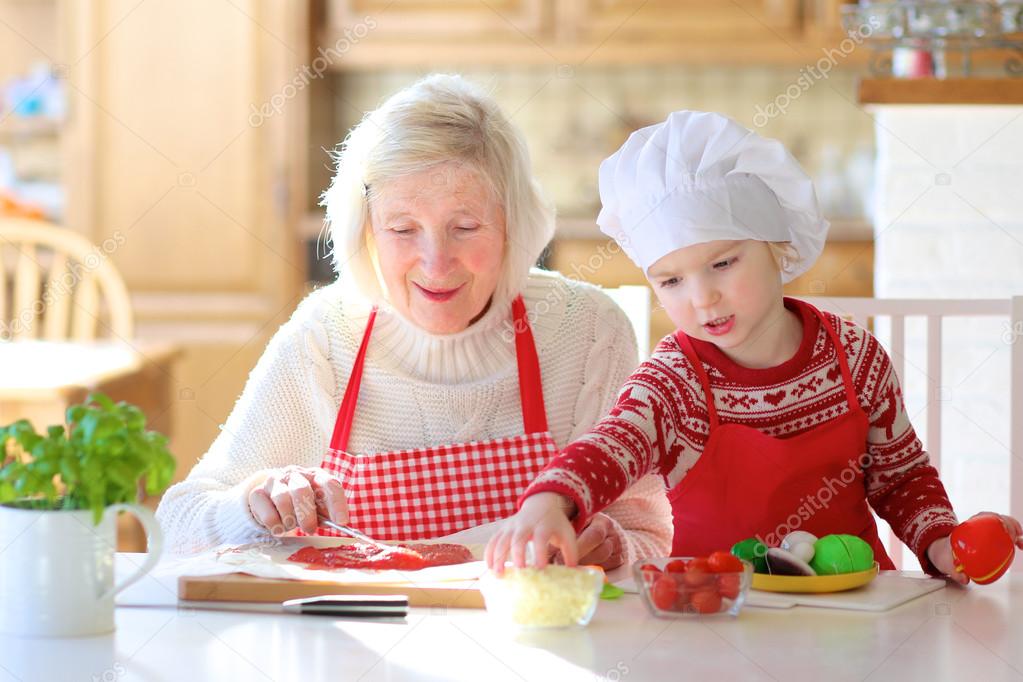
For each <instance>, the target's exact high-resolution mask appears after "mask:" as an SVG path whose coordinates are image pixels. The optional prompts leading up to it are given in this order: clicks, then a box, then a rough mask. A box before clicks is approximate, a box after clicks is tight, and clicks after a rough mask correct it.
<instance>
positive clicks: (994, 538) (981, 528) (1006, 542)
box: [951, 514, 1016, 585]
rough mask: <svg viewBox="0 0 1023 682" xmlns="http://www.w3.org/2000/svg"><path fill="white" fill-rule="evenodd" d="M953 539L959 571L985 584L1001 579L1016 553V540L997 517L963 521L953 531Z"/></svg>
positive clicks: (985, 516)
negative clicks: (1013, 540) (1013, 541)
mask: <svg viewBox="0 0 1023 682" xmlns="http://www.w3.org/2000/svg"><path fill="white" fill-rule="evenodd" d="M951 540H952V558H953V560H954V561H955V567H956V570H957V571H960V572H962V573H965V574H966V575H967V576H969V577H970V579H971V580H973V581H974V582H975V583H979V584H981V585H987V584H988V583H993V582H994V581H996V580H998V579H999V578H1001V577H1002V574H1003V573H1005V572H1006V571H1007V570H1009V566H1011V565H1012V560H1013V557H1014V556H1015V553H1016V548H1015V546H1014V545H1013V543H1012V537H1011V536H1010V535H1009V533H1008V531H1006V530H1005V526H1004V525H1002V520H1001V519H1000V518H998V517H997V516H995V515H994V514H983V515H980V516H974V517H973V518H972V519H968V520H966V521H963V522H962V523H960V524H959V525H958V526H956V527H955V528H954V529H953V530H952V537H951Z"/></svg>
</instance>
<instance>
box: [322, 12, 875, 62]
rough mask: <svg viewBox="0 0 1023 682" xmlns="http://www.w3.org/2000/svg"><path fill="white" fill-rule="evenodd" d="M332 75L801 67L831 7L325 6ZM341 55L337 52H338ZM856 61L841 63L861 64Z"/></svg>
mask: <svg viewBox="0 0 1023 682" xmlns="http://www.w3.org/2000/svg"><path fill="white" fill-rule="evenodd" d="M325 2H326V4H325V5H324V6H323V10H322V12H321V13H320V14H321V16H322V19H323V21H322V24H321V25H320V26H319V27H318V28H317V29H316V30H315V32H316V33H318V39H319V43H320V44H321V45H322V46H327V47H329V46H335V47H336V48H337V49H336V52H337V57H338V58H337V59H333V60H331V67H332V68H333V69H336V70H341V71H344V70H350V69H366V68H389V67H393V68H400V67H417V66H419V67H421V66H444V65H455V66H460V65H481V64H487V65H520V66H521V65H529V64H533V65H538V66H551V65H553V66H555V67H561V68H562V69H564V68H566V67H574V66H581V65H583V64H587V65H629V64H653V63H693V64H717V65H720V64H742V65H749V64H755V65H761V64H764V63H774V64H789V65H795V64H805V63H809V61H812V60H815V59H817V58H819V57H820V49H821V48H822V47H824V46H826V45H835V44H837V43H838V42H839V41H840V40H841V39H842V37H843V35H842V33H841V21H840V7H841V5H842V4H843V2H841V1H840V0H735V1H734V2H706V1H705V0H546V1H544V0H502V1H498V0H492V1H488V2H482V1H480V0H457V1H455V2H447V3H441V2H429V1H427V0H395V1H394V2H388V1H387V0H325ZM342 48H343V49H342ZM860 62H861V59H860V58H859V57H857V56H856V55H855V54H852V55H850V56H849V58H848V59H843V63H844V64H856V63H860Z"/></svg>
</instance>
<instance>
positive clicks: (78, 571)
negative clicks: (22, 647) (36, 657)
mask: <svg viewBox="0 0 1023 682" xmlns="http://www.w3.org/2000/svg"><path fill="white" fill-rule="evenodd" d="M122 510H123V511H128V512H131V513H132V514H134V515H135V516H136V517H138V519H139V521H141V522H142V526H143V527H144V528H145V531H146V536H147V538H148V550H149V554H148V556H147V557H146V559H145V561H142V562H140V564H141V565H140V566H139V567H138V569H137V570H136V571H134V572H133V573H132V574H131V575H130V576H129V577H128V578H127V579H126V580H123V581H122V582H120V583H119V584H117V585H114V552H115V550H116V548H117V526H116V519H117V512H119V511H122ZM162 548H163V539H162V535H161V533H160V527H159V525H158V524H157V522H156V519H155V518H154V517H153V514H152V513H151V512H150V511H149V510H148V509H145V508H144V507H141V506H139V505H137V504H113V505H110V506H109V507H107V508H106V509H105V510H104V511H103V518H102V520H101V521H100V523H99V524H98V525H94V524H93V522H92V512H91V511H87V510H83V511H49V510H36V509H21V508H17V507H8V506H3V505H0V633H4V634H12V635H22V636H35V637H40V636H41V637H68V636H78V635H96V634H102V633H107V632H110V631H112V630H113V629H114V595H115V594H117V593H118V592H120V591H121V590H123V589H124V588H126V587H127V586H128V585H131V584H132V583H134V582H135V581H137V580H139V579H140V578H141V577H142V576H144V575H145V574H146V573H148V572H149V571H150V570H151V569H152V568H153V567H154V566H155V565H156V563H157V562H158V561H159V560H160V552H161V550H162Z"/></svg>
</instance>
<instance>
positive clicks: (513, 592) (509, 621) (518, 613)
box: [480, 565, 604, 630]
mask: <svg viewBox="0 0 1023 682" xmlns="http://www.w3.org/2000/svg"><path fill="white" fill-rule="evenodd" d="M603 588H604V573H603V571H600V570H598V569H596V568H590V567H587V566H579V567H574V568H569V567H567V566H560V565H550V566H547V567H546V568H544V569H536V568H515V567H513V566H510V565H509V566H507V567H506V568H505V569H504V574H503V575H502V576H500V577H499V576H497V575H496V574H494V573H492V572H487V573H485V574H483V576H482V577H481V578H480V591H481V592H482V593H483V601H484V602H486V606H487V612H488V613H489V614H490V615H491V617H492V618H494V619H495V620H497V621H498V622H500V623H502V624H504V625H506V626H509V627H512V628H514V629H524V630H533V629H547V628H568V627H585V626H586V625H587V624H588V623H589V622H590V619H591V618H593V614H594V612H596V610H597V602H598V601H599V599H600V592H601V590H602V589H603Z"/></svg>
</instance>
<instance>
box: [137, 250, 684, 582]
mask: <svg viewBox="0 0 1023 682" xmlns="http://www.w3.org/2000/svg"><path fill="white" fill-rule="evenodd" d="M342 293H343V292H342V290H341V285H340V284H332V285H330V286H326V287H323V288H321V289H319V290H317V291H314V292H313V293H311V294H310V295H309V296H307V297H306V298H305V299H304V300H303V301H302V303H301V304H300V305H299V307H298V309H297V310H296V311H295V313H294V314H293V315H292V317H291V319H290V320H289V321H288V322H287V323H286V324H284V325H283V326H282V327H281V328H280V330H278V332H277V333H276V334H275V335H274V337H273V338H272V339H271V341H270V343H269V345H268V346H267V349H266V351H265V352H264V353H263V356H262V357H261V358H260V360H259V362H258V363H257V365H256V367H255V368H254V369H253V371H252V373H251V374H250V376H249V379H248V382H247V384H246V386H245V390H244V391H243V393H242V395H241V397H240V398H239V399H238V401H237V403H236V404H235V406H234V409H233V410H232V412H231V414H230V416H229V417H228V419H227V423H226V424H224V425H223V426H222V427H221V433H220V435H219V436H218V437H217V439H216V440H215V441H214V443H213V445H212V446H211V448H210V450H209V452H207V453H206V455H205V456H204V457H203V458H202V459H201V460H200V461H199V462H198V463H197V464H196V465H195V467H194V468H193V469H192V471H191V473H189V475H188V478H187V479H186V480H184V481H182V482H180V483H178V484H176V485H174V486H173V487H171V488H170V489H169V490H168V491H167V492H166V493H165V494H164V497H163V500H162V502H161V503H160V507H159V509H158V510H157V518H158V519H159V521H160V523H161V525H162V527H163V529H164V532H165V534H166V535H167V542H168V546H169V547H171V548H172V549H173V550H175V551H179V552H181V551H199V550H201V549H204V548H208V547H211V546H215V545H219V544H222V543H228V542H231V543H241V542H252V541H256V540H260V539H264V538H266V537H268V536H267V533H266V530H265V529H264V528H263V527H262V526H260V525H259V524H257V523H256V521H255V519H254V518H253V517H252V515H251V513H250V512H249V509H248V501H247V495H248V492H249V490H251V488H252V487H253V486H255V485H257V484H260V483H262V481H264V480H265V479H266V476H267V475H268V474H269V473H271V472H272V471H274V470H276V469H280V468H283V467H286V466H288V465H295V464H297V465H300V466H306V467H316V466H319V465H320V462H321V461H322V459H323V456H324V454H325V453H326V451H327V446H328V444H329V442H330V436H331V432H332V430H333V428H334V421H335V418H336V416H337V411H338V407H339V405H340V402H341V398H342V396H343V395H344V389H345V385H346V383H347V381H348V375H349V372H350V371H351V367H352V364H353V361H354V359H355V354H356V353H357V351H358V347H359V343H360V342H361V340H362V334H363V331H364V329H365V325H366V318H367V317H368V315H369V309H368V308H367V307H365V304H358V303H355V302H352V301H350V300H349V299H350V297H343V296H342ZM523 298H524V300H525V303H526V310H527V313H528V314H529V321H530V324H531V325H532V328H533V336H534V339H535V342H536V345H537V352H538V354H539V357H540V370H541V373H542V377H543V389H544V403H545V405H546V408H547V420H548V426H549V429H550V431H551V433H552V435H553V437H554V440H555V443H556V444H557V446H558V447H559V448H562V447H564V446H565V445H566V444H568V443H569V442H570V441H572V440H573V439H575V438H579V437H580V436H582V435H583V434H584V433H586V431H588V430H589V429H590V428H591V427H592V426H593V425H594V424H595V423H596V421H597V420H598V419H599V418H600V417H601V416H602V415H603V414H605V413H606V412H607V410H608V409H610V407H611V405H612V404H613V402H614V398H615V396H616V395H617V393H618V389H619V388H620V387H621V385H622V383H624V381H625V379H626V378H628V376H629V373H630V372H631V371H632V370H633V369H634V368H635V366H636V362H637V352H636V341H635V335H634V333H633V331H632V327H631V325H630V323H629V321H628V318H627V317H626V316H625V314H624V313H623V312H622V311H621V309H619V308H618V307H617V305H615V303H614V302H612V301H611V299H610V298H609V297H608V296H606V295H605V294H603V293H602V292H601V291H600V290H599V289H597V288H596V287H592V286H589V285H586V284H581V283H577V282H573V281H571V280H568V279H566V278H564V277H561V276H560V275H557V274H554V273H547V272H542V271H539V270H534V271H533V272H532V273H531V275H530V278H529V281H528V284H527V287H526V291H524V292H523ZM523 430H524V427H523V424H522V411H521V407H520V403H519V385H518V373H517V368H516V362H515V349H514V334H513V328H512V326H511V310H510V304H507V303H506V304H505V305H502V306H498V305H495V306H492V307H491V309H490V310H488V311H487V313H485V314H484V315H483V317H481V318H480V319H479V320H477V321H476V323H474V324H473V325H472V326H470V327H469V328H468V329H466V330H465V331H463V332H460V333H458V334H451V335H443V336H435V335H430V334H428V333H426V332H424V331H422V330H421V329H419V328H418V327H416V326H414V325H413V324H411V323H410V322H408V321H407V320H405V319H403V318H402V317H401V316H399V315H398V314H397V313H395V312H393V311H389V310H385V309H381V311H380V313H379V314H378V316H377V322H376V326H375V327H374V330H373V336H372V338H371V341H370V344H369V350H368V353H367V358H366V368H365V373H364V375H363V382H362V389H361V391H360V394H359V403H358V408H357V410H356V416H355V423H354V425H353V429H352V434H351V441H350V443H349V447H350V450H351V451H352V452H353V453H360V452H367V453H369V452H381V451H392V450H402V449H407V448H420V447H425V446H431V445H441V444H450V443H461V442H466V441H471V440H489V439H494V438H502V437H507V436H515V435H519V434H521V433H522V432H523ZM606 513H607V515H608V516H609V517H610V518H611V519H612V521H613V524H612V525H613V527H614V532H615V533H617V534H618V535H619V536H620V538H621V539H622V541H623V546H624V548H625V555H626V556H625V560H626V562H631V561H633V560H635V559H636V558H639V557H643V556H657V555H663V554H666V553H667V552H668V550H669V548H670V547H671V537H672V526H671V510H670V507H669V505H668V503H667V500H666V499H665V498H664V493H663V491H662V486H661V482H660V481H659V480H658V479H657V478H656V477H654V476H651V477H648V478H647V479H646V480H643V481H641V482H640V483H638V484H637V485H636V486H634V487H633V488H631V489H630V490H629V491H628V493H626V495H624V496H623V497H621V498H620V499H619V500H618V501H617V502H616V503H615V504H613V505H611V506H610V507H608V508H607V510H606Z"/></svg>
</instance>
